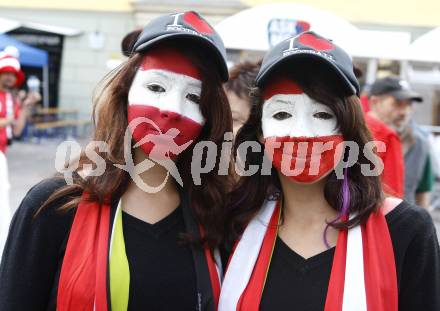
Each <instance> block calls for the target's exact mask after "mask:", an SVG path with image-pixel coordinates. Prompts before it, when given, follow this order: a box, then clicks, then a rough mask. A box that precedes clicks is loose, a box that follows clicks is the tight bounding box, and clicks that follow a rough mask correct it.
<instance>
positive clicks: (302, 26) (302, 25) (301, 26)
mask: <svg viewBox="0 0 440 311" xmlns="http://www.w3.org/2000/svg"><path fill="white" fill-rule="evenodd" d="M295 30H296V33H301V32H304V31H308V30H310V24H309V23H307V22H305V21H297V22H296V26H295Z"/></svg>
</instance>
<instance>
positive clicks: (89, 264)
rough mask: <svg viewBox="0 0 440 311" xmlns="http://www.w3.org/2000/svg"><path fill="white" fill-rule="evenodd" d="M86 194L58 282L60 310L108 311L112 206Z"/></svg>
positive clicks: (215, 282)
mask: <svg viewBox="0 0 440 311" xmlns="http://www.w3.org/2000/svg"><path fill="white" fill-rule="evenodd" d="M87 197H88V195H87V194H84V195H83V197H82V198H81V202H80V203H79V205H78V208H77V210H76V214H75V218H74V220H73V224H72V228H71V230H70V235H69V240H68V241H67V247H66V252H65V255H64V260H63V264H62V267H61V275H60V281H59V286H58V297H57V310H58V311H81V310H84V311H94V310H96V311H108V310H110V308H109V301H110V297H108V293H109V291H108V284H109V279H108V273H107V272H108V258H109V245H110V243H109V242H110V230H111V229H110V223H111V222H110V217H111V212H110V206H109V205H108V204H103V205H99V204H98V203H96V202H90V201H88V200H87ZM204 253H205V258H206V262H207V264H208V270H209V276H210V279H211V286H212V289H213V294H214V300H215V302H216V306H217V302H218V299H219V295H220V279H219V275H218V271H217V268H216V263H215V261H214V259H213V256H212V254H211V252H210V251H209V250H205V251H204Z"/></svg>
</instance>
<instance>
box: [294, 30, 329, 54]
mask: <svg viewBox="0 0 440 311" xmlns="http://www.w3.org/2000/svg"><path fill="white" fill-rule="evenodd" d="M298 41H299V43H301V44H302V45H306V46H309V47H311V48H313V49H314V50H316V51H331V50H333V49H334V47H333V44H331V42H330V41H328V40H326V39H321V38H317V37H316V36H315V35H313V34H310V33H305V34H303V35H301V36H300V37H299V38H298Z"/></svg>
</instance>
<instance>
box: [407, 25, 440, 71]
mask: <svg viewBox="0 0 440 311" xmlns="http://www.w3.org/2000/svg"><path fill="white" fill-rule="evenodd" d="M406 58H407V59H408V60H414V61H421V62H433V63H440V27H437V28H434V29H433V30H431V31H428V32H427V33H425V34H424V35H422V36H421V37H419V38H418V39H416V40H415V41H414V42H413V43H412V44H411V45H410V46H409V47H408V49H407V50H406Z"/></svg>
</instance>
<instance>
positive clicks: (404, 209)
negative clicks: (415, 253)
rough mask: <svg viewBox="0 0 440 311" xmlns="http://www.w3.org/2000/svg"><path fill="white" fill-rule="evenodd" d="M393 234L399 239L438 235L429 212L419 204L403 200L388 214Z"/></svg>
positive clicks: (388, 221)
mask: <svg viewBox="0 0 440 311" xmlns="http://www.w3.org/2000/svg"><path fill="white" fill-rule="evenodd" d="M385 217H386V220H387V223H388V226H389V229H390V233H391V235H392V236H395V238H398V239H405V240H406V239H408V240H409V241H408V242H410V241H411V240H414V239H422V240H423V239H426V238H429V237H432V236H435V235H436V229H435V225H434V222H433V220H432V217H431V215H430V214H429V212H428V211H427V210H426V209H424V208H421V207H419V206H417V205H414V204H411V203H408V202H406V201H401V202H400V203H399V204H398V205H397V206H396V207H395V208H394V209H393V210H391V211H390V212H389V213H388V214H387V215H386V216H385Z"/></svg>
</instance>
